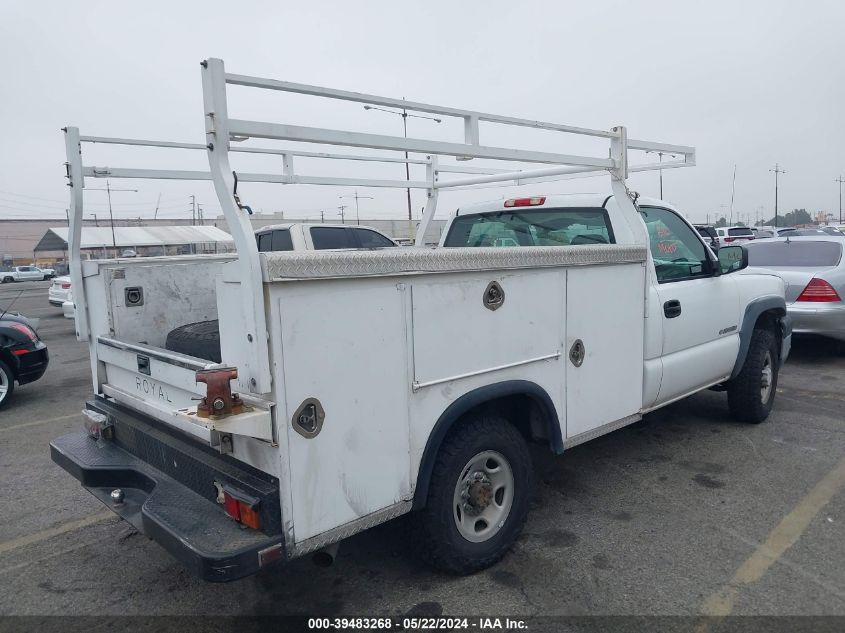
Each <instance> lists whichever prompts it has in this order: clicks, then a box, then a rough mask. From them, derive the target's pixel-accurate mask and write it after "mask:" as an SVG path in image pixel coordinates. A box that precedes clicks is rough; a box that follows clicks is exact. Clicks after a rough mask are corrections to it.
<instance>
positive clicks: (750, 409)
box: [728, 329, 780, 424]
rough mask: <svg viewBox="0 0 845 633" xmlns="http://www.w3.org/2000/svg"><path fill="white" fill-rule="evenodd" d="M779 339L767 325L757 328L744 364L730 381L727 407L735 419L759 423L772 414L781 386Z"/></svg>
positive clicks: (752, 336)
mask: <svg viewBox="0 0 845 633" xmlns="http://www.w3.org/2000/svg"><path fill="white" fill-rule="evenodd" d="M776 342H777V339H776V338H775V335H774V332H772V330H768V329H757V330H754V332H753V334H752V335H751V343H750V344H749V346H748V354H747V355H746V357H745V364H744V365H743V366H742V370H741V371H740V372H739V375H738V376H737V377H736V378H734V379H733V380H731V381H730V382H729V383H728V407H729V408H730V411H731V415H732V416H733V417H734V419H736V420H738V421H740V422H749V423H751V424H759V423H760V422H763V421H764V420H765V419H766V418H768V417H769V413H770V412H771V410H772V405H773V404H774V401H775V392H776V391H777V386H778V370H779V364H780V363H779V358H778V348H777V344H776Z"/></svg>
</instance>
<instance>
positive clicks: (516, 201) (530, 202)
mask: <svg viewBox="0 0 845 633" xmlns="http://www.w3.org/2000/svg"><path fill="white" fill-rule="evenodd" d="M545 203H546V196H534V197H533V198H511V199H510V200H505V208H506V209H510V208H511V207H538V206H540V205H542V204H545Z"/></svg>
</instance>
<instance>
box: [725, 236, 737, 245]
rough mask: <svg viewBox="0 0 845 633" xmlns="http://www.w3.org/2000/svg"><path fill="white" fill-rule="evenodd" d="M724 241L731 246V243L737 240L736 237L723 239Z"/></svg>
mask: <svg viewBox="0 0 845 633" xmlns="http://www.w3.org/2000/svg"><path fill="white" fill-rule="evenodd" d="M723 239H724V241H725V244H730V243H731V242H733V241H734V240H735V239H736V238H735V237H725V238H723Z"/></svg>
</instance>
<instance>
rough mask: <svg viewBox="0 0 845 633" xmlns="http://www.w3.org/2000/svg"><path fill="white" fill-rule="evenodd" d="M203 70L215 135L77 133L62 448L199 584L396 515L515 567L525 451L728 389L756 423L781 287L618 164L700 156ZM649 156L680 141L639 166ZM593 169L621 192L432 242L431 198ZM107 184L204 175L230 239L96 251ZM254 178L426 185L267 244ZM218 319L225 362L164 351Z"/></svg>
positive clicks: (469, 214) (468, 211) (465, 215)
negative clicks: (259, 169) (385, 234)
mask: <svg viewBox="0 0 845 633" xmlns="http://www.w3.org/2000/svg"><path fill="white" fill-rule="evenodd" d="M201 66H202V77H203V96H204V114H205V126H206V135H207V136H206V142H205V143H178V142H172V141H155V140H140V139H127V138H108V137H95V136H81V135H80V134H79V130H78V129H76V128H73V127H68V128H66V130H65V137H66V146H67V156H68V165H67V172H68V173H67V176H68V178H69V181H70V186H71V189H70V192H71V194H70V196H71V200H70V204H71V210H70V223H71V230H70V251H71V253H72V259H71V270H72V278H73V282H72V283H73V288H74V295H73V297H74V302H75V303H76V328H77V335H78V337H79V338H80V339H82V340H87V341H88V343H89V349H90V354H91V369H92V375H93V387H94V394H95V395H94V397H93V399H92V400H91V401H90V402H88V403H87V405H86V409H85V411H83V415H82V417H83V419H84V423H85V430H84V431H81V432H79V433H75V434H71V435H67V436H64V437H60V438H58V439H56V440H54V441H53V442H52V444H51V450H52V456H53V459H54V460H55V461H56V462H57V463H58V464H60V465H61V466H62V467H63V468H65V469H66V470H68V471H69V472H70V473H71V474H72V475H74V476H75V477H76V478H78V479H79V480H80V481H81V482H82V485H83V486H85V487H86V488H87V489H88V490H89V491H90V492H91V493H93V494H94V495H95V496H96V497H98V498H99V499H100V500H102V501H103V502H104V503H105V504H106V505H107V506H109V507H110V508H111V509H112V510H113V511H114V512H116V513H117V514H119V515H120V516H122V517H123V518H125V519H126V520H127V521H129V522H130V523H132V524H133V525H134V526H136V527H137V528H138V529H139V530H140V531H142V532H143V533H145V534H146V535H148V536H149V537H150V538H152V539H154V540H156V541H157V542H159V543H160V544H161V545H162V546H163V547H165V548H166V549H167V550H168V551H169V552H171V553H172V554H173V555H174V556H176V557H177V558H178V559H180V560H181V561H183V562H184V563H185V564H186V565H187V566H189V567H190V568H192V569H193V570H194V571H195V572H197V573H198V574H200V575H201V576H202V577H204V578H206V579H208V580H213V581H226V580H232V579H235V578H239V577H242V576H245V575H247V574H250V573H253V572H256V571H258V570H259V569H262V568H264V567H266V566H268V565H271V564H274V563H277V562H280V561H284V560H288V559H291V558H295V557H298V556H302V555H304V554H307V553H309V552H317V551H331V549H332V548H333V547H335V546H336V544H337V543H338V542H339V541H341V540H342V539H344V538H346V537H348V536H350V535H352V534H355V533H356V532H359V531H361V530H364V529H367V528H369V527H372V526H374V525H377V524H379V523H383V522H385V521H388V520H390V519H393V518H395V517H399V516H400V515H403V514H406V513H413V515H414V516H412V517H411V519H412V523H413V525H414V526H415V529H416V530H417V532H418V536H419V539H420V542H419V546H418V548H417V549H418V551H419V552H420V554H421V555H422V556H423V557H424V558H426V559H427V560H428V561H430V562H432V563H433V564H435V565H436V566H438V567H439V568H441V569H445V570H448V571H451V572H453V573H470V572H473V571H476V570H479V569H482V568H484V567H486V566H489V565H491V564H493V563H494V562H495V561H497V560H498V559H499V558H501V557H502V556H503V555H504V553H505V552H506V550H507V549H508V547H509V546H510V545H511V544H512V543H513V541H514V539H515V538H516V537H517V535H518V534H519V532H520V529H521V528H522V525H523V523H524V521H525V518H526V514H527V512H528V505H529V503H528V501H529V497H530V495H531V490H532V476H531V471H532V468H531V461H530V458H529V453H528V450H527V442H539V443H541V444H543V445H545V446H548V448H549V449H550V450H552V451H553V452H555V453H562V452H563V451H564V450H565V449H567V448H569V447H572V446H575V445H577V444H580V443H582V442H585V441H587V440H589V439H592V438H594V437H597V436H600V435H602V434H604V433H609V432H611V431H613V430H615V429H618V428H620V427H623V426H625V425H627V424H631V423H633V422H636V421H637V420H639V419H640V418H641V417H642V415H643V414H644V413H646V412H648V411H651V410H654V409H656V408H658V407H661V406H664V405H666V404H668V403H670V402H673V401H675V400H678V399H679V398H683V397H685V396H687V395H690V394H692V393H695V392H697V391H699V390H702V389H707V388H716V389H724V390H726V391H727V393H728V403H729V405H730V410H731V411H732V412H733V414H734V415H735V416H736V417H737V418H739V419H741V420H745V421H747V422H751V423H757V422H761V421H763V420H764V419H765V418H766V417H767V415H768V413H769V411H770V409H771V407H772V403H773V400H774V397H775V388H776V385H777V376H778V369H779V368H780V366H781V364H782V363H783V362H784V360H785V358H786V356H787V354H788V351H789V345H790V340H791V339H790V336H791V330H790V326H789V321H788V317H787V316H786V310H785V303H784V294H783V293H784V288H783V283H782V281H781V279H780V278H779V277H777V276H775V275H771V274H766V273H754V274H751V273H750V271H743V270H742V269H744V268H745V266H746V265H747V256H746V253H745V251H744V250H743V248H742V247H741V246H732V247H727V248H723V249H721V250H720V251H719V256H718V258H717V257H716V256H715V255H714V254H713V252H712V251H711V250H710V249H709V248H708V247H707V246H706V245H705V243H704V242H703V241H702V240H701V238H700V236H699V235H698V233H697V232H696V231H695V229H694V228H693V227H692V226H691V225H690V224H689V223H688V222H687V221H686V220H684V219H683V218H682V216H681V214H680V213H678V211H677V210H676V209H673V208H672V207H671V206H670V205H668V204H665V203H663V202H661V201H659V200H639V201H637V200H636V196H635V195H634V194H632V193H631V192H629V191H628V189H627V187H626V184H625V180H626V177H627V175H628V172H629V171H633V170H648V169H658V168H662V169H669V168H672V167H681V166H686V165H691V164H693V163H694V156H695V154H694V150H693V149H692V148H690V147H684V146H677V145H667V144H664V143H654V142H647V141H635V140H632V139H629V138H627V134H626V130H625V128H623V127H615V128H612V129H610V130H592V129H586V128H580V127H572V126H568V125H560V124H554V123H543V122H540V121H534V120H529V119H520V118H514V117H508V116H498V115H492V114H486V113H483V112H474V111H468V110H459V109H455V108H449V107H441V106H436V105H431V104H425V103H417V102H409V101H405V100H402V99H391V98H385V97H379V96H375V95H369V94H360V93H353V92H346V91H341V90H334V89H328V88H320V87H316V86H309V85H303V84H295V83H289V82H284V81H277V80H271V79H261V78H257V77H251V76H245V75H237V74H231V73H228V72H226V71H225V70H224V67H223V62H222V61H221V60H219V59H209V60H207V61H205V62H203V63H202V65H201ZM231 86H241V87H246V88H241V89H263V90H268V91H282V92H288V93H295V94H298V95H309V96H311V97H315V98H316V97H321V98H328V99H334V100H340V101H341V102H351V103H352V104H357V106H358V107H360V104H362V103H363V104H365V105H370V106H379V107H392V108H399V109H406V110H408V111H417V112H424V113H428V114H432V115H435V116H438V117H452V118H457V119H458V120H460V121H462V123H463V132H464V134H463V139H462V140H460V141H452V142H447V141H443V140H431V139H422V138H407V139H406V138H404V137H396V136H385V135H375V134H369V133H361V132H355V131H351V130H334V129H324V128H315V127H304V126H300V125H289V124H280V123H270V122H261V121H253V120H244V119H235V118H231V117H230V116H229V114H228V112H227V90H228V89H230V87H231ZM341 105H342V104H341ZM482 126H483V127H482ZM487 126H491V127H496V126H505V127H507V128H510V129H514V128H517V129H520V128H531V129H535V130H542V131H544V132H545V133H547V134H549V135H550V136H554V137H555V141H556V145H555V147H559V146H560V144H561V142H562V141H563V140H565V139H567V138H569V139H571V138H573V137H574V136H577V137H582V138H583V137H586V138H587V139H588V140H590V141H592V142H593V143H594V144H595V143H599V144H601V145H602V148H601V149H600V150H597V151H595V153H594V155H592V156H585V155H578V154H572V153H560V152H557V151H539V150H534V149H513V148H509V147H502V146H499V145H496V144H484V143H482V142H481V139H480V132H481V131H485V133H486V131H487V129H488V127H487ZM573 135H574V136H573ZM253 139H269V140H272V141H286V142H294V143H296V144H297V145H296V146H295V147H282V146H277V147H256V146H252V145H251V142H253V141H252V140H253ZM233 141H238V143H234V142H233ZM85 143H115V144H123V145H142V146H154V147H169V148H174V149H184V150H199V151H203V152H205V153H206V154H207V157H208V161H209V165H210V170H209V171H179V170H161V169H140V168H118V167H96V166H89V165H85V164H83V162H82V154H81V147H82V144H85ZM303 144H321V145H326V144H328V145H334V146H341V147H352V148H367V151H369V152H370V153H363V154H352V153H337V154H329V153H322V152H315V151H306V150H303V149H302V146H303ZM608 149H609V152H608ZM372 150H376V152H379V153H376V152H374V151H372ZM634 150H637V151H643V150H656V151H662V152H668V153H671V154H674V155H676V156H680V157H682V158H680V159H677V160H674V161H670V162H663V163H662V164H657V163H648V164H639V165H637V164H634V163H632V164H630V165H629V162H628V157H629V152H633V151H634ZM385 151H389V152H392V153H391V154H387V153H385ZM238 152H252V153H263V154H270V155H277V156H280V157H281V166H282V169H281V170H280V172H279V173H245V172H237V171H233V167H232V165H231V164H230V159H231V158H233V157H234V156H235V155H236V154H237V153H238ZM404 152H409V154H408V155H407V156H403V154H404ZM300 156H304V157H308V158H321V159H327V160H336V161H348V162H350V161H351V162H354V161H376V162H385V163H405V162H406V161H407V163H408V164H410V165H411V166H416V167H414V169H420V170H422V169H423V167H419V166H420V165H422V166H424V169H425V178H424V179H419V180H415V179H410V180H408V181H406V180H377V179H373V178H356V177H353V176H352V175H351V174H347V175H345V176H344V177H338V176H336V175H305V174H303V173H301V172H300V171H298V170H297V169H296V167H297V166H299V163H300V161H299V157H300ZM468 159H475V162H473V163H471V164H470V163H468V162H467V161H468ZM295 161H296V165H295ZM479 161H481V162H482V164H479ZM484 161H498V163H497V165H498V166H497V167H495V168H494V167H489V166H486V165H489V164H490V163H489V162H486V163H485V162H484ZM313 162H314V161H312V164H313ZM316 162H319V161H316ZM347 164H348V163H347ZM526 164H529V167H525V165H526ZM530 165H534V166H533V167H531V166H530ZM503 166H504V168H503ZM596 173H600V174H605V175H607V176H609V178H610V185H611V193H609V194H607V195H578V196H560V195H559V196H525V197H517V198H511V199H508V200H498V201H495V202H490V203H485V204H482V205H478V206H473V207H466V208H461V209H459V210H458V211H456V212H455V213H454V214H453V216H452V218H451V221H450V222H449V224H448V226H447V227H446V229H445V230H444V233H443V238H442V240H441V243H440V245H439V246H438V247H436V248H423V247H422V237H423V236H424V235H425V232H426V228H427V227H428V226H429V223H430V221H431V219H432V217H433V216H434V213H435V209H436V206H437V202H438V197H439V196H440V194H441V193H443V194H446V192H448V191H450V190H454V189H468V188H469V189H471V188H478V187H484V186H486V185H491V184H496V183H510V184H529V183H538V182H544V181H549V180H556V179H561V178H567V177H573V176H574V175H583V174H593V175H595V174H596ZM456 174H464V175H463V176H456ZM105 177H108V178H165V179H187V180H211V181H212V182H213V183H214V187H215V190H216V193H217V196H218V198H219V201H220V205H221V208H222V209H223V212H224V214H225V216H226V220H227V223H228V226H229V229H230V231H231V232H232V235H233V238H234V241H235V245H236V247H237V254H236V255H208V256H201V255H186V256H180V257H157V258H156V257H153V258H129V259H111V260H100V261H82V260H81V259H80V256H79V241H80V240H79V238H80V228H81V219H82V216H83V186H84V182H85V179H86V178H89V179H90V178H105ZM252 182H269V183H278V184H283V185H285V184H312V185H342V186H348V187H395V188H399V189H404V188H406V187H410V188H415V189H422V190H423V191H424V192H425V194H426V200H427V203H426V207H425V210H424V212H423V216H422V219H421V221H420V225H419V227H418V230H417V247H414V248H384V249H372V250H349V251H306V252H297V251H289V252H259V251H258V248H257V245H256V239H255V236H254V234H253V231H252V229H251V227H250V224H249V221H248V213H249V208H248V206H247V205H246V204H244V203H243V202H242V201H241V196H244V195H245V193H244V191H243V189H244V183H252ZM239 183H240V188H239ZM215 320H217V321H218V322H219V327H214V328H210V329H208V330H206V331H204V332H203V333H202V337H204V338H207V337H215V336H216V337H217V338H218V339H219V346H220V351H221V361H222V362H215V361H213V360H210V359H209V358H207V357H204V355H203V354H202V353H201V352H196V353H193V354H185V353H182V352H175V351H173V350H169V349H167V344H166V339H167V335H168V333H169V332H171V331H172V330H174V329H177V328H179V327H181V326H182V325H184V324H186V323H197V322H211V321H215ZM199 343H200V344H198V347H197V348H196V349H198V350H200V349H203V347H202V345H201V343H202V341H200V342H199ZM104 564H105V563H104Z"/></svg>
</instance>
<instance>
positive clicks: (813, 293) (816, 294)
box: [797, 277, 842, 302]
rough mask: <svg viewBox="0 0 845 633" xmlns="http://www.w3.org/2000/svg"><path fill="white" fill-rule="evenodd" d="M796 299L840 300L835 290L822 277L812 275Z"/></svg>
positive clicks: (815, 300) (816, 300) (814, 300)
mask: <svg viewBox="0 0 845 633" xmlns="http://www.w3.org/2000/svg"><path fill="white" fill-rule="evenodd" d="M797 301H813V302H828V301H842V299H840V298H839V293H838V292H836V289H834V287H833V286H831V285H830V284H829V283H828V282H826V281H825V280H824V279H819V278H818V277H813V278H812V279H811V280H810V283H808V284H807V287H806V288H804V290H803V291H801V294H800V295H799V296H798V299H797Z"/></svg>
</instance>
